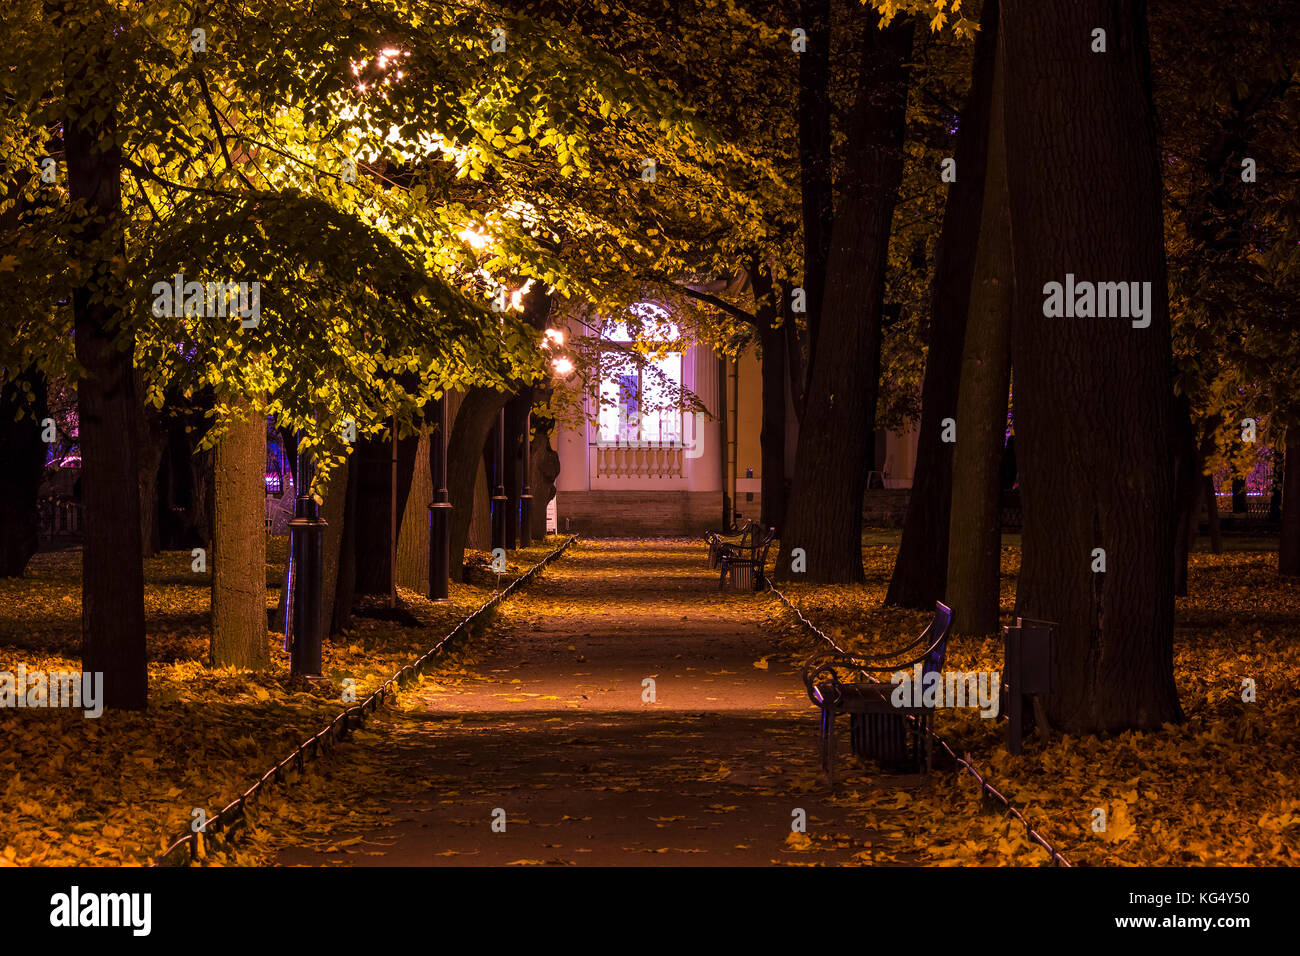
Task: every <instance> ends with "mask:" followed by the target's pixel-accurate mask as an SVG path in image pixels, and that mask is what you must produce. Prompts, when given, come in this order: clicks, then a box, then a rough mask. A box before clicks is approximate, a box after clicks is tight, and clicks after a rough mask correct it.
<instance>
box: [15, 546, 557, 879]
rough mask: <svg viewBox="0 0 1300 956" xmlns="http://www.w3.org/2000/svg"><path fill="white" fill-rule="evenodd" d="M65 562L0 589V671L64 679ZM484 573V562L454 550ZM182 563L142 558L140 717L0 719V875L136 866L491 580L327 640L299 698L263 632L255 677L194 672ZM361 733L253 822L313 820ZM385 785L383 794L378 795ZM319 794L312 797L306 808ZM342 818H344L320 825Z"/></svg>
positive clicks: (528, 557) (201, 577) (73, 660)
mask: <svg viewBox="0 0 1300 956" xmlns="http://www.w3.org/2000/svg"><path fill="white" fill-rule="evenodd" d="M559 541H560V539H559V538H552V539H549V540H548V541H546V542H542V543H539V544H538V545H536V546H534V547H533V548H530V549H526V550H520V551H516V552H514V553H513V554H512V555H511V557H510V564H509V567H508V568H507V571H506V574H505V575H503V576H502V577H501V581H502V582H508V581H509V580H510V579H512V578H513V577H514V576H516V575H517V574H518V573H520V572H521V571H523V570H526V569H527V568H528V567H530V566H531V565H532V564H534V563H536V562H537V561H538V560H540V559H541V558H542V557H543V556H544V555H545V554H546V552H547V551H549V550H551V549H552V548H554V547H555V546H556V545H557V544H558V543H559ZM285 549H286V539H285V538H283V537H281V538H274V539H272V540H271V547H270V548H269V554H268V562H267V589H268V594H267V602H268V605H267V606H268V609H270V608H273V607H274V606H275V603H276V600H277V598H278V596H279V594H278V589H279V586H280V575H281V573H282V567H283V561H284V557H285ZM80 560H81V555H80V552H79V551H76V550H67V551H57V552H48V553H42V554H38V555H36V556H35V557H34V558H33V559H32V562H31V565H30V566H29V568H28V571H27V574H26V576H24V577H22V578H17V579H5V580H0V670H3V671H13V670H14V669H15V668H16V667H17V666H18V665H19V664H25V665H26V667H27V669H28V671H29V672H30V671H33V670H44V671H79V670H80V668H81V664H80V657H79V646H80V640H81V636H80V626H81V583H80V576H81V569H80ZM467 560H468V561H471V562H475V563H476V564H479V565H484V566H486V563H487V556H486V555H476V554H474V553H473V552H469V553H467ZM190 561H191V558H190V554H189V552H188V551H186V552H168V553H164V554H162V555H160V556H158V557H155V558H151V559H149V560H148V561H146V563H145V577H146V581H145V613H146V622H147V628H148V636H147V645H148V653H149V695H150V697H149V699H150V703H149V708H148V710H147V711H144V712H139V713H113V712H106V713H105V714H104V715H103V716H101V717H99V718H97V719H87V718H85V717H83V716H82V713H81V712H80V711H69V710H62V709H50V710H28V709H7V708H6V709H0V774H2V775H3V784H0V866H3V865H49V866H60V865H65V866H66V865H84V864H92V865H118V864H124V865H134V864H148V863H150V862H151V861H152V860H153V859H154V858H155V857H156V856H157V855H158V853H159V852H160V851H161V850H163V849H165V848H166V847H167V846H168V845H170V843H171V842H172V841H173V840H174V839H176V838H177V837H178V836H180V835H181V834H183V833H185V832H187V831H188V830H189V827H190V823H191V820H192V819H193V818H194V816H193V814H194V810H195V809H196V808H201V809H202V810H203V811H204V812H205V813H206V814H207V815H209V816H210V815H212V814H214V813H216V812H217V811H218V810H219V809H221V808H222V807H224V806H225V805H226V804H227V803H228V802H230V800H231V799H233V798H234V797H236V796H237V795H238V794H239V793H241V792H243V791H244V790H245V789H247V788H248V787H249V786H250V785H251V784H252V783H253V782H255V781H256V780H257V778H258V777H260V776H261V775H262V774H263V773H265V772H266V771H267V770H268V769H270V767H271V766H272V765H273V764H274V763H276V762H278V761H279V760H280V759H282V758H283V757H284V756H285V755H287V754H288V753H290V752H291V751H292V750H293V749H294V747H296V746H297V744H298V743H299V742H301V741H302V740H303V739H305V738H306V737H308V736H310V735H311V734H313V733H315V732H316V731H318V730H319V729H321V728H322V727H323V726H325V725H326V724H327V723H328V722H329V721H331V720H333V718H334V717H335V715H336V714H337V713H338V712H339V711H340V710H341V709H344V708H346V707H347V706H350V705H349V704H345V703H344V702H343V701H342V687H343V685H342V683H341V682H342V681H343V680H344V679H346V678H351V679H353V680H355V681H356V688H355V689H356V695H357V699H358V700H360V699H363V698H364V697H365V695H367V694H369V693H370V691H372V690H373V689H374V688H375V687H377V686H378V685H379V684H381V683H382V682H383V681H384V680H385V679H387V678H388V677H389V676H390V675H391V674H392V673H393V672H394V671H396V670H398V669H399V668H400V667H402V666H403V665H405V664H406V663H408V662H409V661H410V660H412V659H413V658H414V657H416V656H418V655H419V654H421V653H423V652H424V651H425V650H427V649H428V647H430V646H431V645H433V644H435V643H437V642H438V641H439V640H440V639H441V638H442V636H443V635H444V634H445V633H446V632H447V631H448V630H450V629H451V628H452V627H453V626H454V625H455V623H456V622H457V621H458V620H460V619H461V618H462V617H464V616H465V615H466V614H468V613H470V612H471V611H473V610H475V609H477V608H478V607H479V606H480V605H481V604H482V603H483V602H484V601H485V600H486V599H487V598H488V597H489V596H490V595H491V593H492V591H493V589H494V587H495V585H496V583H497V581H496V579H495V577H494V576H493V575H490V574H487V573H486V572H484V573H478V574H467V577H468V578H469V579H470V580H471V581H474V582H476V583H471V584H453V585H452V586H451V599H450V600H449V601H448V602H445V603H434V602H430V601H428V600H427V599H425V598H423V597H422V596H421V595H419V594H418V593H416V592H414V591H408V590H405V589H402V590H401V592H400V593H401V598H402V600H403V603H404V604H405V606H406V608H407V609H408V610H409V611H410V612H411V613H412V614H413V615H414V616H415V618H417V619H418V621H419V626H418V627H402V626H399V625H398V624H395V623H393V622H391V621H385V620H382V619H381V618H379V617H378V616H376V617H354V619H353V621H354V623H353V626H352V627H351V628H349V629H348V630H347V631H346V632H344V633H343V634H342V635H339V636H337V637H336V638H334V639H331V640H330V641H328V642H327V643H326V645H325V648H324V662H323V668H322V670H323V672H324V674H325V676H326V677H328V678H330V680H331V683H330V684H327V685H323V686H321V687H318V688H314V689H312V690H311V691H307V690H301V689H297V688H296V687H294V686H291V684H290V681H289V666H288V655H287V653H285V652H284V651H283V650H282V648H281V645H280V644H279V643H277V642H276V639H277V635H275V634H269V635H268V640H270V641H271V642H272V652H271V653H272V666H271V668H270V670H268V671H266V672H264V673H258V674H253V673H249V672H244V671H235V670H228V669H217V668H211V667H208V666H206V664H205V663H204V660H205V658H206V656H207V651H208V607H209V596H210V587H211V576H210V574H200V573H195V572H193V571H191V570H190ZM472 664H473V658H472V656H471V654H470V653H468V652H467V651H466V650H465V649H464V648H461V647H457V648H450V647H449V648H448V649H446V652H445V654H444V656H443V658H442V660H441V661H440V665H439V668H438V669H437V673H438V674H441V675H455V674H457V673H462V674H463V673H467V672H468V670H469V668H470V667H471V666H472ZM370 736H371V735H370V734H369V733H368V732H367V731H364V730H362V731H358V732H356V733H354V734H353V736H352V738H351V740H350V741H349V742H347V743H344V744H343V745H342V746H341V747H340V750H339V752H338V754H337V755H336V756H335V757H334V758H331V759H329V760H326V761H324V762H322V764H321V765H319V766H321V767H322V768H323V772H317V770H316V769H315V768H314V767H312V766H311V765H309V770H308V772H307V773H306V774H305V775H302V777H301V778H300V779H297V780H296V781H294V780H293V778H292V777H291V784H292V785H291V786H290V787H287V788H276V789H274V790H272V791H268V792H267V795H266V797H265V798H264V799H262V800H260V801H259V802H258V807H257V810H256V812H255V817H256V818H257V819H262V820H269V819H274V818H276V817H277V816H282V815H285V814H288V813H290V812H293V811H295V809H296V808H297V807H299V806H301V804H303V803H304V802H306V803H308V804H313V803H314V804H315V805H316V806H319V807H321V808H322V811H324V809H325V806H326V804H325V802H324V800H323V798H322V797H321V794H322V788H325V787H327V786H328V781H329V774H332V773H340V772H343V773H346V772H349V770H348V765H349V761H348V759H347V758H348V756H349V753H352V752H354V751H356V750H358V749H359V748H363V747H364V746H365V745H366V742H367V740H368V738H369V737H370ZM388 785H389V786H390V787H391V786H393V784H391V783H390V784H388ZM318 798H320V799H321V801H322V802H320V803H316V802H315V801H316V800H317V799H318ZM327 817H328V818H330V819H334V820H339V819H341V820H342V821H343V822H344V823H348V822H357V821H356V820H353V819H351V815H350V813H349V811H348V810H347V808H342V809H336V808H333V807H330V808H329V813H328V814H326V813H324V812H322V814H321V818H322V820H324V819H326V818H327ZM255 850H256V846H255V844H253V845H250V846H249V847H247V848H243V849H241V848H238V847H236V848H232V849H231V850H230V851H225V850H219V851H218V852H215V853H213V854H211V856H210V861H211V862H213V863H222V862H226V863H230V862H250V861H252V860H253V859H256V858H257V856H256V853H255Z"/></svg>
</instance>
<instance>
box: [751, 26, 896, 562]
mask: <svg viewBox="0 0 1300 956" xmlns="http://www.w3.org/2000/svg"><path fill="white" fill-rule="evenodd" d="M865 23H866V27H865V31H864V36H863V43H862V47H863V50H862V69H861V71H860V73H859V77H858V96H857V102H856V103H855V104H854V107H853V110H852V112H851V114H850V116H849V119H848V123H847V130H846V133H847V157H846V160H845V166H844V170H845V172H844V183H843V188H842V189H841V190H840V195H841V202H840V208H839V209H838V210H837V211H836V215H835V225H834V228H833V230H832V241H831V251H830V259H829V263H828V266H827V276H826V299H825V308H824V309H823V311H822V319H821V332H820V334H819V339H818V344H817V357H816V365H815V368H814V370H813V378H812V385H811V387H810V389H809V390H808V394H807V397H806V407H805V410H804V419H803V423H802V425H801V427H800V430H799V446H798V451H797V453H796V458H795V473H794V482H793V488H792V492H791V500H790V503H789V508H788V511H787V514H786V522H785V527H784V529H783V532H782V537H781V556H780V558H779V559H778V561H777V562H776V573H777V574H778V575H786V574H788V573H789V572H790V568H791V562H790V554H791V551H792V550H793V549H794V548H801V549H803V551H804V553H805V556H806V559H807V571H806V575H801V579H802V580H809V581H815V582H822V583H841V582H857V581H861V580H862V579H863V573H862V538H861V534H862V495H863V492H864V491H865V490H866V476H867V471H868V465H869V462H870V454H871V441H872V435H873V434H874V426H875V413H876V396H877V393H878V391H879V378H880V373H879V370H880V335H881V331H880V327H881V312H882V309H883V305H884V289H885V268H886V260H887V252H888V246H889V230H890V223H891V222H892V220H893V215H894V206H895V204H896V202H897V199H898V184H899V180H900V179H901V177H902V170H903V134H904V118H905V113H906V104H907V87H908V60H909V57H910V51H911V47H912V26H911V24H910V23H906V22H903V21H901V20H896V21H895V22H894V23H893V24H892V25H891V26H890V27H888V28H887V29H885V30H878V29H877V28H876V25H875V18H874V17H868V18H866V20H865Z"/></svg>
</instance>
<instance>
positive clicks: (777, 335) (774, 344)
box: [747, 257, 787, 531]
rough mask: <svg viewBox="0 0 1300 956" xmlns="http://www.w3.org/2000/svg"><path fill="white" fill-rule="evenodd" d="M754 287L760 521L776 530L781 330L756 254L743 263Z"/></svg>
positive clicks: (781, 509) (781, 434)
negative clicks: (759, 379)
mask: <svg viewBox="0 0 1300 956" xmlns="http://www.w3.org/2000/svg"><path fill="white" fill-rule="evenodd" d="M747 269H748V271H749V274H750V277H751V280H752V282H753V289H754V308H755V317H756V318H757V320H758V341H759V350H760V352H761V355H760V356H759V361H760V363H761V364H760V373H761V377H762V402H761V406H762V413H761V431H760V433H759V447H760V449H761V467H762V478H761V486H760V487H761V492H762V493H761V495H760V497H761V498H762V510H761V513H760V521H761V522H762V525H763V527H764V528H776V529H777V531H780V529H781V525H782V524H783V523H784V521H785V390H786V384H785V370H786V364H787V363H786V335H785V329H783V328H781V326H780V325H778V324H777V323H778V322H779V320H780V315H781V312H780V309H779V308H778V305H777V301H776V298H775V295H774V293H773V287H772V286H773V284H772V273H771V270H770V269H768V267H767V265H766V264H764V263H760V262H759V261H758V259H757V257H750V259H749V262H748V264H747Z"/></svg>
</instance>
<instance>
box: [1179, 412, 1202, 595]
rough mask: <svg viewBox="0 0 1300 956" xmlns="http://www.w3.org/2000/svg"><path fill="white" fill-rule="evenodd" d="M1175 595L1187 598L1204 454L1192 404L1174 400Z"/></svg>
mask: <svg viewBox="0 0 1300 956" xmlns="http://www.w3.org/2000/svg"><path fill="white" fill-rule="evenodd" d="M1172 454H1173V458H1174V594H1175V595H1176V596H1177V597H1186V596H1187V561H1188V558H1189V556H1190V555H1191V551H1192V542H1193V541H1194V540H1195V538H1196V506H1197V503H1198V502H1199V501H1200V496H1201V485H1202V484H1203V482H1202V481H1201V454H1200V447H1199V445H1198V444H1197V442H1196V426H1195V425H1194V424H1193V423H1192V406H1191V402H1190V401H1189V400H1188V399H1187V396H1185V395H1179V396H1178V397H1177V398H1175V399H1174V441H1173V446H1172Z"/></svg>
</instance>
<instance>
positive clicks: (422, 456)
mask: <svg viewBox="0 0 1300 956" xmlns="http://www.w3.org/2000/svg"><path fill="white" fill-rule="evenodd" d="M432 501H433V480H432V474H431V472H430V470H429V430H428V429H427V428H422V429H420V439H419V445H418V446H417V447H416V449H415V470H414V471H413V472H412V474H411V490H410V491H409V492H408V493H407V495H406V507H405V508H403V509H402V519H401V525H400V528H399V533H398V537H397V583H398V584H399V585H400V586H401V587H404V588H410V589H411V590H412V591H424V590H426V589H427V588H428V587H429V504H430V502H432Z"/></svg>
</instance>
